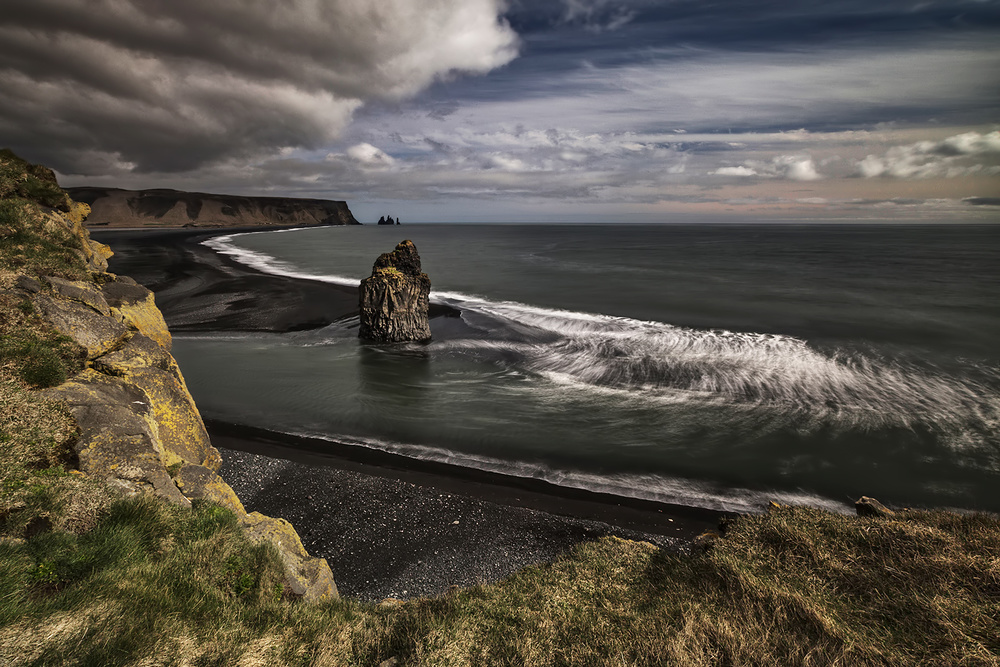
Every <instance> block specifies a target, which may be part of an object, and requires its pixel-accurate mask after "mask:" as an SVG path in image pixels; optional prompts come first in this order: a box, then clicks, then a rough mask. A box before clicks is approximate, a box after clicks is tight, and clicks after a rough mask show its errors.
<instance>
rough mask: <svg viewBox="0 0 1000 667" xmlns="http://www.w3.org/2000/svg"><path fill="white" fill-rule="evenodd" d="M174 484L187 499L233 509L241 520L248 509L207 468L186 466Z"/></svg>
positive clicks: (220, 479)
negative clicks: (205, 501) (206, 501)
mask: <svg viewBox="0 0 1000 667" xmlns="http://www.w3.org/2000/svg"><path fill="white" fill-rule="evenodd" d="M174 483H175V484H177V488H179V489H180V490H181V493H183V494H184V496H185V497H186V498H189V499H191V500H199V499H201V500H208V501H211V502H213V503H218V504H219V505H222V506H223V507H226V508H229V509H231V510H232V511H233V512H235V513H236V516H238V517H240V518H241V519H242V518H243V517H245V516H246V513H247V511H246V509H244V507H243V503H242V502H240V499H239V497H238V496H237V495H236V492H235V491H233V489H232V487H231V486H229V485H228V484H226V482H225V481H223V479H222V478H221V477H219V476H218V475H217V474H215V471H214V470H211V469H210V468H206V467H205V466H196V465H185V466H182V467H181V469H180V470H179V471H178V472H177V474H176V475H175V476H174Z"/></svg>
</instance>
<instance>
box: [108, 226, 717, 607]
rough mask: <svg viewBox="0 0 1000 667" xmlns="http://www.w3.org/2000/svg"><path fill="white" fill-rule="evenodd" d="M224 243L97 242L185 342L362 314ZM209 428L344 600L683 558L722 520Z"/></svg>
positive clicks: (322, 286) (336, 294) (179, 236)
mask: <svg viewBox="0 0 1000 667" xmlns="http://www.w3.org/2000/svg"><path fill="white" fill-rule="evenodd" d="M235 231H239V230H226V231H225V232H224V233H226V234H230V233H234V232H235ZM254 231H260V229H259V228H255V229H254ZM217 235H219V232H206V231H205V230H198V231H191V230H157V231H113V232H111V231H109V232H97V233H95V234H94V238H95V239H97V240H100V241H102V242H104V243H108V244H109V245H111V246H112V248H113V249H114V250H115V253H116V256H115V257H114V258H112V260H111V267H110V270H111V271H114V272H116V273H121V274H126V275H130V276H132V277H133V278H135V279H136V280H138V281H139V282H140V283H142V284H145V285H146V286H147V287H149V288H150V289H152V290H153V291H154V292H155V293H156V299H157V304H158V306H159V307H160V309H161V310H162V311H163V313H164V316H165V317H166V319H167V322H168V325H169V326H170V328H171V331H173V332H174V334H175V335H180V336H183V335H184V333H185V332H208V331H269V332H285V331H295V330H303V329H311V328H317V327H322V326H325V325H327V324H329V323H331V322H334V321H337V320H338V319H342V318H345V317H350V316H352V315H354V314H355V313H356V312H357V292H356V290H354V289H351V288H348V287H343V286H339V285H331V284H326V283H318V282H313V281H308V280H301V279H296V278H289V277H283V276H274V275H270V274H264V273H261V272H257V271H255V270H253V269H251V268H249V267H247V266H244V265H242V264H239V263H237V262H235V261H233V260H231V259H229V258H228V257H225V256H222V255H219V254H217V253H215V252H214V251H212V250H210V249H209V248H207V247H205V246H203V245H201V242H202V241H204V240H205V239H207V238H209V237H211V236H217ZM447 314H449V313H448V311H447V310H446V309H438V310H436V311H435V312H433V313H432V315H433V316H444V315H447ZM205 416H206V418H207V419H206V422H207V426H208V428H209V432H210V434H211V436H212V440H213V443H214V444H215V445H216V446H217V447H219V449H220V451H221V452H222V454H223V458H224V465H223V468H222V471H221V474H222V475H223V477H224V478H225V479H226V481H227V482H228V483H229V484H230V485H231V486H232V487H233V488H234V490H235V491H236V492H237V494H238V495H239V496H240V498H241V499H242V500H243V502H244V504H245V506H246V508H247V510H248V511H260V512H263V513H265V514H268V515H271V516H278V517H281V518H284V519H287V520H288V521H290V522H291V523H292V524H293V525H295V526H296V528H297V529H298V531H299V533H300V535H301V536H302V539H303V543H304V544H305V546H306V548H307V549H308V550H309V552H310V553H312V554H314V555H318V556H322V557H324V558H326V559H327V560H328V561H329V563H330V565H331V568H332V570H333V572H334V576H335V578H336V580H337V585H338V587H339V588H340V591H341V592H342V593H343V594H345V595H348V596H351V597H357V598H360V599H365V600H380V599H383V598H386V597H394V598H410V597H415V596H422V595H434V594H438V593H441V592H443V591H445V590H447V589H448V588H449V587H450V586H456V585H457V586H467V585H473V584H476V583H481V582H487V581H494V580H497V579H500V578H503V577H505V576H507V575H509V574H511V573H513V572H514V571H516V570H518V569H520V568H521V567H524V566H526V565H529V564H533V563H539V562H543V561H546V560H550V559H552V558H553V557H555V556H556V555H557V554H559V553H560V552H563V551H565V550H566V549H568V548H570V547H572V546H573V545H575V544H578V543H580V542H583V541H587V540H593V539H596V538H598V537H601V536H605V535H616V536H620V537H624V538H629V539H639V540H646V541H650V542H653V543H654V544H657V545H658V546H661V547H664V548H682V547H683V546H684V545H686V544H688V543H689V542H690V540H691V539H692V538H693V537H694V536H696V535H698V534H699V533H701V532H703V531H704V530H706V529H709V528H712V527H714V526H715V525H716V524H717V522H718V518H719V513H717V512H713V511H710V510H702V509H696V508H685V507H678V506H673V505H665V504H662V503H655V502H649V501H642V500H633V499H626V498H622V497H618V496H609V495H605V494H599V493H589V492H586V491H579V490H573V489H566V488H563V487H557V486H554V485H551V484H548V483H546V482H544V481H541V480H532V479H523V478H512V477H507V476H504V475H499V474H493V473H486V472H481V471H474V470H471V469H468V468H463V467H459V466H450V465H445V464H434V463H430V462H420V461H414V460H412V459H407V458H404V457H401V456H395V455H392V454H386V453H381V452H375V451H372V450H366V449H363V448H358V447H350V446H346V445H343V446H337V445H336V444H331V443H329V442H327V441H312V442H310V441H309V439H307V438H300V437H295V436H289V435H285V434H281V433H275V432H270V431H267V430H261V429H254V428H249V427H246V426H241V425H238V424H231V423H225V422H219V421H213V420H212V419H211V415H205Z"/></svg>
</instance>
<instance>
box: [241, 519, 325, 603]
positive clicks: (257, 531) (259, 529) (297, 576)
mask: <svg viewBox="0 0 1000 667" xmlns="http://www.w3.org/2000/svg"><path fill="white" fill-rule="evenodd" d="M242 523H243V526H244V528H245V530H246V532H247V537H249V538H250V540H251V541H252V542H255V543H260V542H263V541H265V540H267V541H269V542H271V543H273V544H274V545H275V546H276V547H278V551H279V553H280V554H281V557H282V559H283V560H284V561H285V584H286V585H287V586H288V588H289V590H290V591H291V592H292V593H293V594H294V595H296V596H299V597H302V598H303V599H306V600H310V601H316V600H324V599H332V598H336V597H339V593H338V592H337V584H336V583H334V581H333V573H332V572H331V571H330V566H329V565H328V564H327V562H326V559H325V558H316V557H313V556H310V555H309V553H308V552H307V551H306V549H305V547H304V546H302V540H301V539H299V535H298V533H296V532H295V528H293V527H292V524H290V523H288V522H287V521H285V520H284V519H275V518H273V517H269V516H265V515H263V514H261V513H260V512H251V513H250V514H247V515H246V516H245V517H244V518H243V520H242Z"/></svg>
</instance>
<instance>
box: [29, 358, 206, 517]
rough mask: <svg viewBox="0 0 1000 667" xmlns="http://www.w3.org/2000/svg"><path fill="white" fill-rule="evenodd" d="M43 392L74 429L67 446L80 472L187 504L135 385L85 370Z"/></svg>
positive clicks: (147, 406)
mask: <svg viewBox="0 0 1000 667" xmlns="http://www.w3.org/2000/svg"><path fill="white" fill-rule="evenodd" d="M44 394H45V395H47V396H49V397H51V398H55V399H59V400H62V401H64V402H65V403H66V406H67V407H68V408H69V411H70V413H71V414H72V415H73V417H74V418H75V419H76V422H77V424H78V425H79V427H80V437H79V439H78V440H77V442H76V444H75V445H74V446H73V449H74V451H75V452H76V455H77V457H78V459H79V468H80V470H81V471H82V472H84V473H86V474H88V475H92V476H93V477H96V478H98V479H104V480H107V481H109V482H112V483H113V484H114V485H115V486H118V487H120V488H123V489H125V490H126V491H127V492H129V493H140V492H142V491H151V492H153V493H155V494H156V495H159V496H162V497H164V498H166V499H168V500H170V501H171V502H174V503H177V504H179V505H185V506H190V504H191V502H190V501H189V500H188V499H187V498H185V497H184V496H183V495H182V494H181V492H180V491H179V490H178V489H177V486H176V485H175V484H174V482H173V480H172V479H171V478H170V475H169V474H168V473H167V471H166V469H165V468H164V466H163V450H162V449H161V447H160V443H159V428H158V426H157V423H156V420H155V419H154V418H153V414H152V409H151V407H150V400H149V397H148V396H147V395H146V393H145V392H143V391H142V390H141V389H140V388H138V387H136V386H135V385H133V384H130V383H128V382H126V381H125V380H123V379H121V378H116V377H111V376H108V375H104V374H102V373H99V372H97V371H95V370H93V369H88V370H86V371H84V372H83V373H81V374H80V375H78V376H76V377H75V378H74V379H73V380H70V381H69V382H65V383H63V384H61V385H59V386H58V387H55V388H53V389H48V390H46V391H45V392H44Z"/></svg>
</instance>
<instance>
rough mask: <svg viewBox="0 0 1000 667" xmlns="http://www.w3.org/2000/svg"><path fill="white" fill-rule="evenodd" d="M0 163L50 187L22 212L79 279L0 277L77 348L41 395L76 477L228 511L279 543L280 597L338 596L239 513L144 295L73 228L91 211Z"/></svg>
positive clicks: (269, 524) (324, 575)
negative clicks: (60, 408) (63, 427)
mask: <svg viewBox="0 0 1000 667" xmlns="http://www.w3.org/2000/svg"><path fill="white" fill-rule="evenodd" d="M0 159H4V160H6V163H7V164H6V165H5V167H6V168H7V170H8V172H10V171H18V172H23V173H24V176H25V180H24V181H23V182H22V185H21V188H22V189H24V185H25V184H26V185H27V186H28V187H27V192H25V193H24V194H29V195H30V194H32V193H33V192H34V193H37V192H39V191H42V190H46V187H47V186H50V187H49V190H50V191H49V192H48V194H47V195H46V197H45V199H43V202H44V203H46V204H50V205H51V206H43V207H42V208H39V209H38V210H27V209H26V210H25V214H26V215H30V216H31V217H32V218H34V220H33V222H34V223H35V225H36V226H37V227H36V228H37V229H38V230H39V231H41V232H42V236H44V237H48V238H49V240H51V241H55V242H56V243H59V242H63V243H62V245H64V249H65V250H66V251H67V253H66V254H67V260H68V261H67V266H66V267H63V268H62V269H61V270H59V269H57V270H56V271H55V272H56V273H63V274H64V276H65V275H66V274H67V273H69V274H70V275H71V276H72V277H79V278H82V279H79V280H71V279H67V278H66V277H64V276H59V275H45V274H46V273H48V272H47V271H45V270H42V271H38V270H37V268H36V270H35V271H31V270H30V269H31V268H34V267H26V268H28V269H29V272H30V273H35V275H26V274H19V275H18V274H15V275H11V274H9V273H8V274H7V275H4V276H3V284H2V285H0V288H2V289H4V296H5V297H6V298H7V299H11V300H14V301H17V302H18V304H19V308H20V309H21V310H22V311H23V312H26V313H27V312H31V313H37V314H39V315H40V316H41V318H42V319H43V320H44V322H45V323H46V324H48V325H49V326H51V328H52V329H53V330H54V331H55V332H56V333H57V334H59V335H61V336H63V337H65V338H66V339H68V340H69V341H72V343H75V344H76V345H77V346H79V348H80V357H81V359H80V361H81V362H82V363H81V366H82V368H80V369H79V372H77V373H76V374H75V375H73V376H72V377H71V378H68V379H67V381H65V382H62V383H60V384H58V385H56V386H53V387H51V388H48V389H44V390H42V391H41V394H42V396H44V397H46V398H50V399H53V400H56V401H59V402H61V403H62V404H64V405H66V406H67V408H68V409H69V412H70V414H71V415H72V416H73V418H74V420H75V422H76V427H77V430H78V435H77V437H76V438H75V439H74V442H73V444H72V450H73V454H74V455H75V457H74V458H75V467H76V472H79V473H80V474H82V475H85V476H88V477H91V478H94V479H96V480H101V481H103V482H105V483H106V484H108V485H109V486H111V487H112V488H114V489H117V490H118V491H120V492H121V493H122V494H123V495H125V496H135V495H138V494H143V493H149V494H152V495H154V496H159V497H161V498H163V499H165V500H167V501H169V502H171V503H174V504H176V505H179V506H182V507H191V503H192V501H195V500H207V501H210V502H213V503H217V504H219V505H221V506H223V507H225V508H227V509H229V510H231V511H232V512H233V513H235V514H236V516H237V518H238V520H239V522H240V524H241V526H243V528H244V530H245V531H246V533H247V535H248V537H250V539H251V541H252V542H261V541H265V540H267V541H270V542H271V543H273V544H274V546H275V547H277V549H278V551H279V553H280V554H281V557H282V559H283V561H284V563H285V567H286V577H285V586H286V590H287V591H288V592H289V593H290V594H292V595H294V596H297V597H301V598H304V599H307V600H320V599H324V598H329V597H336V596H337V587H336V585H335V584H334V580H333V575H332V573H331V571H330V567H329V565H328V564H327V562H326V561H325V560H324V559H322V558H313V557H311V556H310V555H309V554H308V553H306V551H305V549H304V547H303V546H302V542H301V540H300V539H299V536H298V534H297V533H296V532H295V529H294V528H293V527H292V526H291V525H290V524H289V523H288V522H287V521H284V520H282V519H275V518H271V517H267V516H264V515H262V514H259V513H257V512H253V513H249V514H248V513H247V512H246V510H245V509H244V508H243V504H242V503H241V502H240V499H239V498H238V497H237V496H236V494H235V493H234V492H233V490H232V489H231V488H230V487H229V485H228V484H226V483H225V482H224V481H223V480H222V478H220V477H219V476H218V474H216V473H217V472H218V469H219V466H220V465H221V463H222V459H221V458H220V456H219V452H218V451H217V450H216V449H215V448H214V447H213V446H212V444H211V442H209V438H208V433H207V432H206V431H205V425H204V423H203V422H202V419H201V415H200V414H199V412H198V408H197V407H196V406H195V403H194V400H193V399H192V398H191V395H190V393H189V392H188V389H187V386H186V384H185V382H184V376H183V375H182V374H181V370H180V368H179V367H178V366H177V362H176V361H175V360H174V358H173V357H172V356H171V354H170V347H171V336H170V332H169V331H168V329H167V325H166V323H165V322H164V320H163V315H162V314H161V313H160V311H159V310H158V309H157V307H156V304H155V301H154V296H153V294H152V292H150V291H149V290H148V289H146V288H145V287H142V286H141V285H138V284H137V283H136V282H135V281H134V280H132V279H131V278H128V277H126V276H117V275H115V274H113V273H108V272H107V268H108V262H107V260H108V258H109V257H111V256H112V254H113V253H112V251H111V249H110V248H109V247H108V246H106V245H104V244H101V243H98V242H96V241H92V240H91V239H90V235H89V233H88V232H87V230H86V229H85V228H84V226H83V222H84V221H85V220H86V218H87V215H88V214H89V212H90V209H89V206H88V205H87V204H83V203H78V202H74V201H72V200H70V199H69V198H68V197H65V195H63V198H62V199H60V197H59V191H58V185H57V184H56V181H55V177H54V175H52V172H50V171H48V170H46V169H45V168H43V167H38V166H35V165H28V164H26V163H21V162H20V161H19V160H17V158H16V157H14V156H13V155H9V154H8V155H3V156H0ZM12 167H13V169H12ZM14 187H17V186H16V185H15V184H12V185H8V189H13V188H14ZM40 203H41V202H40ZM10 231H11V232H15V233H14V234H10V233H8V234H7V235H6V236H8V237H13V238H15V239H16V231H15V230H13V229H11V230H10ZM74 256H75V257H74ZM74 259H75V260H76V261H73V260H74ZM26 263H27V262H26ZM5 273H6V272H5ZM45 384H48V383H45Z"/></svg>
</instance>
